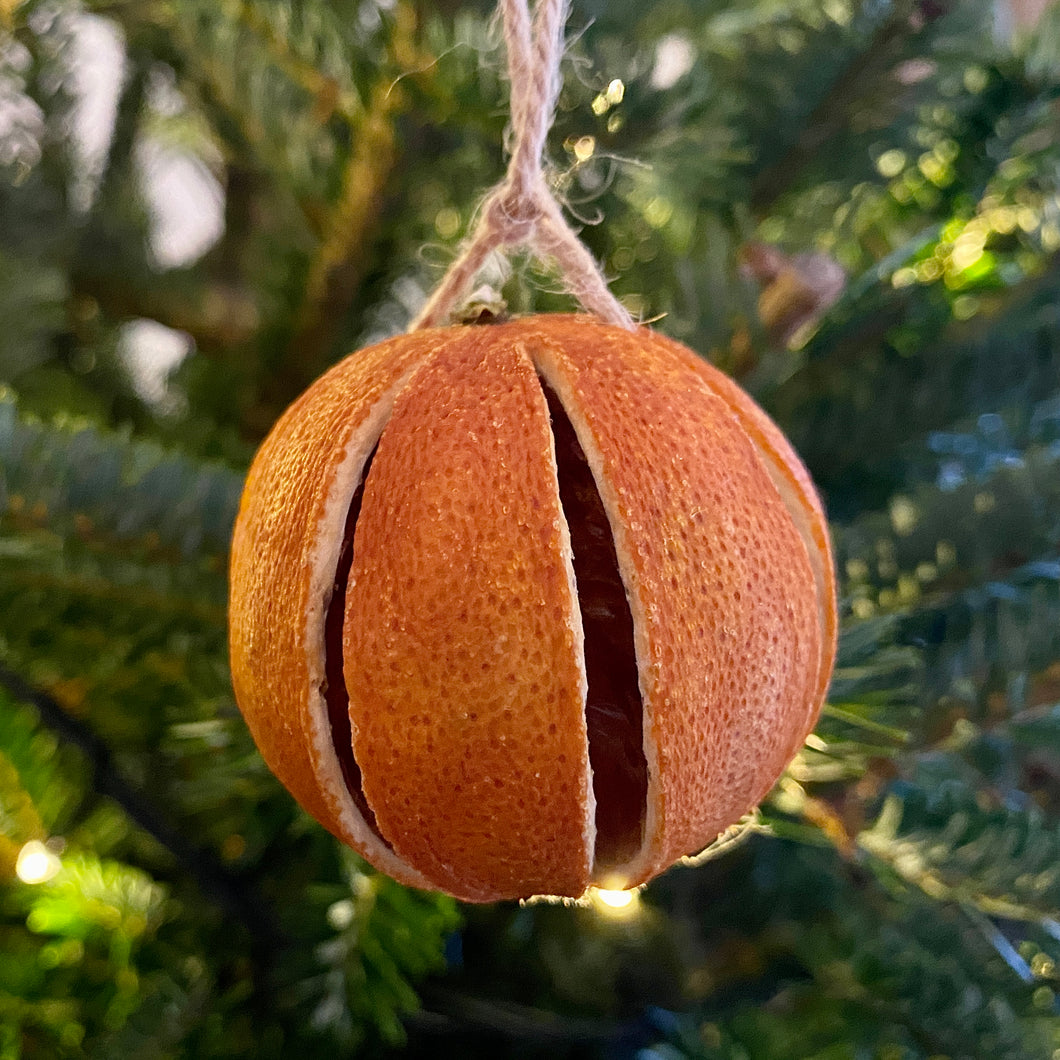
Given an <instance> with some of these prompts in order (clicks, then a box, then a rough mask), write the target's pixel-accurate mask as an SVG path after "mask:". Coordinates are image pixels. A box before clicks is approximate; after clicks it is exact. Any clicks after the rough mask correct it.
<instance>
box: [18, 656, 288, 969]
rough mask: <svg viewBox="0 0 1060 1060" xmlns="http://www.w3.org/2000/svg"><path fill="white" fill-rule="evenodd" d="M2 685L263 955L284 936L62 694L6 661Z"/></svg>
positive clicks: (243, 885)
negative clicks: (128, 773)
mask: <svg viewBox="0 0 1060 1060" xmlns="http://www.w3.org/2000/svg"><path fill="white" fill-rule="evenodd" d="M0 687H2V688H3V689H5V690H6V691H7V692H8V693H9V694H10V695H11V696H12V697H13V698H14V699H16V700H18V701H19V702H21V703H26V704H28V705H30V706H32V707H33V708H34V709H35V710H36V711H37V714H38V715H39V717H40V720H41V722H42V723H43V724H44V725H46V726H47V727H48V728H49V729H51V730H52V731H53V732H54V733H56V734H57V735H58V736H59V737H60V738H61V739H63V740H64V741H66V742H67V743H69V744H72V745H73V746H75V747H77V749H78V750H79V751H81V753H82V754H83V755H84V756H85V758H86V760H87V762H88V765H89V769H90V771H91V784H92V788H93V790H94V791H95V792H96V793H98V794H100V795H106V796H107V797H109V798H111V799H113V800H114V801H115V802H116V803H117V804H118V805H119V806H120V807H121V808H122V810H123V811H124V812H125V813H126V815H127V816H128V817H129V819H130V820H131V821H132V822H133V823H134V824H136V825H137V826H138V827H139V828H142V829H143V830H144V831H145V832H147V833H148V835H150V836H152V837H153V838H154V839H155V840H156V841H157V842H158V843H160V844H161V845H162V846H163V847H165V849H166V850H168V851H169V852H170V854H172V855H173V857H174V858H175V859H176V861H177V863H178V864H179V865H180V866H182V867H183V868H184V870H185V871H186V872H187V873H188V875H190V876H191V877H192V878H193V879H194V880H195V883H196V885H197V886H198V888H199V890H200V891H201V892H202V894H203V895H204V896H205V897H207V898H209V899H211V900H212V901H213V902H214V904H216V905H218V906H220V907H221V908H222V909H223V910H224V911H225V912H227V913H229V914H231V915H233V916H235V917H237V918H238V919H239V920H240V921H242V923H243V924H244V925H245V926H246V928H247V930H248V932H249V933H250V936H251V941H252V945H253V946H254V947H255V949H256V950H257V951H258V953H259V955H261V956H265V955H267V953H268V952H269V951H271V950H273V949H275V948H277V947H278V946H279V944H280V942H281V941H282V940H281V933H280V929H279V926H278V924H277V922H276V920H275V917H274V915H273V913H272V911H271V910H270V909H268V908H267V907H266V905H265V904H264V902H263V901H262V900H261V899H260V898H259V897H258V896H257V895H256V894H255V892H254V891H253V889H252V887H251V885H250V883H249V882H248V881H247V880H246V879H244V878H243V877H241V876H240V875H238V874H236V873H234V872H232V871H231V870H230V869H227V868H226V867H225V866H224V865H222V864H221V862H220V861H218V859H217V858H216V856H215V855H214V854H213V853H211V852H210V851H208V850H204V849H203V848H202V847H198V846H195V845H194V844H193V843H191V842H189V841H188V840H187V839H186V838H185V837H184V835H183V834H181V832H180V831H179V830H178V829H177V828H176V827H175V826H174V825H173V824H172V823H171V822H170V821H169V820H168V819H166V818H165V817H164V816H163V815H162V814H161V812H160V811H159V810H158V808H157V807H156V806H155V805H154V804H153V803H152V802H151V800H150V799H149V798H148V796H147V795H146V794H145V793H144V792H142V791H139V790H137V789H136V788H134V787H133V786H132V785H131V784H130V783H129V782H128V781H127V780H126V779H125V778H124V777H123V776H122V774H121V771H120V770H119V768H118V765H117V763H116V762H115V761H114V755H113V754H112V753H111V750H110V748H109V747H108V746H107V744H106V742H105V741H104V740H103V739H101V738H100V736H99V735H97V734H96V733H95V732H93V731H92V729H91V728H89V727H88V726H87V725H86V724H85V723H84V722H82V721H79V720H78V719H76V718H74V717H72V716H71V715H70V714H68V713H67V712H66V711H65V710H64V709H63V708H62V706H61V705H60V703H59V702H58V700H56V699H54V698H53V697H52V696H50V695H48V694H47V693H46V692H42V691H40V690H39V689H36V688H34V687H33V686H32V685H30V684H29V683H28V682H27V681H25V680H24V679H23V678H22V677H21V676H20V675H19V674H17V673H15V672H14V671H13V670H9V669H8V668H7V667H6V666H4V665H2V664H0Z"/></svg>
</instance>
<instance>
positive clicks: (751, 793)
mask: <svg viewBox="0 0 1060 1060" xmlns="http://www.w3.org/2000/svg"><path fill="white" fill-rule="evenodd" d="M501 10H502V13H503V17H504V29H505V40H506V43H507V48H508V59H509V71H510V75H511V86H512V87H511V92H512V132H513V140H512V151H511V162H510V165H509V168H508V172H507V174H506V176H505V179H504V180H503V181H502V182H501V183H500V184H499V185H498V186H497V187H496V188H495V189H494V190H493V191H492V192H491V193H490V194H489V196H488V197H487V199H486V201H485V204H484V206H483V208H482V211H481V214H480V220H479V223H478V226H477V228H476V230H475V232H474V233H473V235H472V237H471V239H470V241H469V243H468V245H467V247H466V248H465V249H464V251H463V253H462V254H461V255H460V257H459V258H458V259H457V261H455V262H454V264H453V266H452V267H451V268H450V270H449V271H448V273H447V274H446V276H445V278H444V279H443V280H442V283H441V284H440V286H439V287H438V289H437V290H436V291H435V293H434V294H433V296H432V297H431V298H430V300H429V301H428V303H427V305H426V306H425V308H424V310H423V312H422V314H421V315H420V317H419V319H418V320H417V321H416V323H415V324H414V326H413V330H411V331H410V332H409V333H408V334H406V335H403V336H399V337H397V338H394V339H391V340H389V341H386V342H383V343H380V344H378V345H375V346H372V347H370V348H368V349H365V350H361V351H360V352H358V353H356V354H354V355H352V356H351V357H349V358H347V359H346V360H344V361H342V362H341V363H340V364H338V365H336V366H335V367H334V368H333V369H331V371H329V372H328V373H327V374H326V375H324V376H323V377H322V378H321V379H320V380H318V381H317V382H316V383H315V384H314V385H313V386H312V387H310V389H309V390H308V391H306V393H305V394H303V395H302V396H301V397H300V398H299V399H298V400H297V401H296V402H295V403H294V404H293V405H292V406H291V407H290V408H289V409H288V410H287V412H286V413H285V414H284V415H283V416H282V417H281V419H280V420H279V422H278V423H277V424H276V426H275V427H274V429H273V431H272V433H271V434H270V435H269V437H268V438H267V439H266V440H265V442H264V444H263V445H262V447H261V449H260V451H259V452H258V454H257V456H256V457H255V459H254V462H253V464H252V466H251V469H250V473H249V475H248V478H247V483H246V488H245V492H244V496H243V501H242V505H241V508H240V514H239V518H238V520H237V524H236V530H235V537H234V541H233V549H232V562H231V601H230V603H231V606H230V644H231V658H232V674H233V682H234V685H235V690H236V696H237V699H238V701H239V705H240V707H241V709H242V711H243V713H244V715H245V716H246V719H247V722H248V724H249V726H250V728H251V731H252V732H253V734H254V737H255V740H256V741H257V743H258V746H259V748H260V749H261V752H262V754H263V755H264V757H265V759H266V761H267V762H268V764H269V765H270V767H271V768H272V769H273V770H274V771H275V773H276V774H277V776H278V777H279V778H280V779H281V780H282V781H283V782H284V784H286V786H287V787H288V788H289V789H290V791H291V792H292V793H293V794H294V796H295V797H296V798H297V799H298V800H299V802H301V804H302V805H303V806H304V807H305V808H306V809H307V810H308V811H309V812H310V813H312V814H313V816H315V817H316V818H317V820H319V821H320V822H321V823H322V824H324V825H325V827H327V828H328V829H330V830H331V831H332V832H333V833H334V834H335V835H336V836H338V837H339V838H340V839H342V840H343V841H344V842H346V843H348V844H350V845H351V846H352V847H354V848H355V849H356V850H357V851H359V852H360V853H361V854H362V855H363V856H364V857H365V858H367V859H368V860H369V861H370V862H371V863H372V864H374V865H375V866H377V867H378V868H380V869H382V870H383V871H385V872H387V873H389V874H391V875H392V876H394V877H395V878H397V879H398V880H400V881H402V882H403V883H406V884H409V885H412V886H416V887H424V888H433V889H441V890H445V891H448V892H449V893H451V894H453V895H455V896H457V897H459V898H462V899H465V900H468V901H490V900H494V899H500V898H516V897H526V896H530V895H534V894H555V895H571V896H577V895H580V894H582V893H583V892H584V891H585V890H586V889H587V888H588V887H589V886H590V885H591V884H596V885H599V886H604V887H609V888H619V887H632V886H635V885H637V884H640V883H642V882H644V881H646V880H648V879H650V878H652V877H653V876H655V875H657V874H658V873H660V872H662V871H664V870H665V869H666V868H667V867H668V866H669V865H671V864H672V863H673V862H674V861H675V860H677V859H679V858H681V857H682V856H684V855H687V854H690V853H694V852H696V851H698V850H700V849H702V848H703V847H705V846H706V845H708V844H709V843H710V842H711V841H712V840H714V839H715V837H716V836H717V835H718V834H719V833H720V832H722V831H723V830H724V829H726V828H727V827H728V826H730V825H731V824H732V823H733V822H734V821H737V820H738V819H739V818H740V817H741V816H742V815H743V814H744V813H745V812H746V811H747V810H748V809H750V808H751V807H753V806H754V805H755V804H756V803H757V802H758V801H759V800H760V799H761V798H762V797H763V796H764V795H765V794H766V793H767V792H768V790H769V789H770V787H771V786H772V785H773V783H774V782H775V781H776V779H777V777H778V776H779V775H780V773H781V771H782V770H783V768H784V766H785V765H786V763H787V762H788V760H789V759H790V758H791V756H792V755H793V754H794V753H795V751H796V750H797V749H798V747H799V746H800V745H801V743H802V741H803V739H804V738H805V736H806V734H807V733H808V732H809V730H810V729H811V727H812V726H813V724H814V721H815V719H816V716H817V712H818V710H819V708H820V705H821V702H822V700H823V697H824V694H825V691H826V688H827V685H828V681H829V678H830V675H831V669H832V664H833V659H834V651H835V636H836V617H835V584H834V577H833V570H832V560H831V552H830V546H829V542H828V534H827V526H826V522H825V518H824V514H823V512H822V509H821V505H820V502H819V501H818V499H817V496H816V494H815V492H814V489H813V486H812V484H811V482H810V480H809V477H808V475H807V473H806V471H805V469H804V468H803V466H802V464H801V463H800V462H799V459H798V457H797V456H796V455H795V453H794V452H793V451H792V449H791V447H790V445H789V444H788V442H787V441H786V439H785V438H784V437H783V435H782V434H781V433H780V431H779V430H778V429H777V427H776V426H775V425H774V424H773V423H772V422H771V421H770V420H769V418H768V417H767V416H766V415H765V413H763V412H762V411H761V410H760V409H759V408H758V407H757V406H756V405H755V404H754V403H753V402H752V401H751V399H750V398H749V397H748V396H747V395H746V394H745V393H744V392H743V391H742V390H740V389H739V387H737V386H736V385H735V384H734V383H733V382H731V381H730V380H729V379H728V378H727V377H725V376H724V375H722V374H721V373H719V372H718V371H717V370H716V369H714V368H712V367H711V366H710V365H708V364H706V363H705V362H704V361H702V360H701V359H700V358H699V357H697V356H696V355H695V354H694V353H692V352H691V351H690V350H688V349H686V348H685V347H683V346H681V345H679V344H678V343H675V342H673V341H670V340H668V339H666V338H664V337H662V336H659V335H656V334H654V333H653V332H651V331H650V330H648V329H647V328H643V327H636V326H634V324H633V322H632V320H631V319H630V317H629V315H628V313H627V312H626V310H625V309H624V308H623V307H622V306H621V304H620V303H619V302H618V301H617V300H616V299H615V298H614V297H613V296H612V295H611V293H610V291H609V290H608V288H607V285H606V283H605V282H604V280H603V278H602V277H601V275H600V273H599V270H598V269H597V267H596V265H595V263H594V261H593V260H592V257H591V255H590V254H589V253H588V251H587V250H586V249H585V247H584V246H583V245H582V244H581V243H580V242H579V241H578V239H577V237H576V236H575V235H574V233H573V232H572V231H571V229H570V227H569V226H568V225H567V223H566V221H565V220H564V218H563V216H562V213H561V211H560V208H559V206H558V204H557V203H556V201H555V199H554V198H553V197H552V195H551V193H550V192H549V189H548V186H547V183H546V181H545V178H544V176H543V173H542V168H541V159H542V153H543V149H544V142H545V137H546V135H547V132H548V128H549V126H550V124H551V117H552V110H553V106H554V103H555V98H556V93H557V91H558V84H559V73H558V70H559V59H560V54H561V45H562V28H563V21H564V4H563V3H562V0H542V2H541V3H540V4H539V5H538V6H537V8H536V11H535V16H534V20H533V23H531V19H530V15H529V11H528V9H527V6H526V2H525V0H503V2H502V4H501ZM518 246H523V247H526V248H528V249H529V250H530V251H531V253H533V254H534V255H536V256H537V257H539V258H541V259H542V260H546V261H551V262H553V263H554V265H555V266H556V267H557V269H558V271H559V273H560V275H561V277H562V278H563V281H564V283H565V284H566V286H567V288H568V289H569V291H570V292H571V293H572V295H573V296H574V297H575V298H576V299H577V301H578V302H579V303H580V304H581V306H582V307H583V308H584V309H586V310H588V315H580V316H579V315H544V316H530V317H526V318H522V319H516V320H512V321H509V322H505V323H500V324H490V325H478V326H469V325H461V326H439V325H444V324H445V323H446V322H447V321H448V320H449V319H450V316H451V315H452V314H453V311H454V309H455V308H457V307H458V306H459V305H460V302H461V299H462V298H464V297H466V296H467V293H468V291H469V289H470V287H471V285H472V284H473V282H474V280H475V278H476V276H477V275H478V273H479V272H480V270H481V268H482V266H483V265H484V264H485V263H486V261H487V259H488V258H489V256H490V255H491V254H492V253H494V252H496V251H498V250H511V249H512V248H515V247H518Z"/></svg>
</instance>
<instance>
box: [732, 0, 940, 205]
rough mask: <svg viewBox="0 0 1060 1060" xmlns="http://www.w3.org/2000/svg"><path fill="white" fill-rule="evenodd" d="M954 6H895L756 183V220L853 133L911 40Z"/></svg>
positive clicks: (909, 2) (906, 0)
mask: <svg viewBox="0 0 1060 1060" xmlns="http://www.w3.org/2000/svg"><path fill="white" fill-rule="evenodd" d="M950 2H951V0H946V2H925V0H898V2H896V3H894V4H892V5H891V6H892V8H893V10H892V13H891V14H890V16H889V17H888V18H886V19H885V20H884V21H883V22H881V23H880V25H879V26H878V27H877V28H876V30H875V31H874V33H873V34H872V35H871V36H870V38H869V39H868V41H866V43H865V45H864V47H862V48H861V49H859V51H858V52H857V54H855V55H854V56H852V57H851V60H850V62H849V63H848V64H847V65H846V67H845V68H844V69H843V70H842V71H841V72H840V73H839V75H838V76H837V77H836V78H835V79H834V80H833V81H832V83H831V84H830V85H829V87H828V90H827V92H826V93H825V94H824V96H823V97H822V98H821V99H820V101H819V102H818V103H817V104H816V106H815V107H814V108H813V109H812V110H811V111H810V112H809V114H807V115H806V118H805V120H804V121H803V122H802V123H801V126H800V129H799V134H798V137H797V139H796V140H795V141H794V142H793V143H792V144H791V145H790V147H789V148H788V150H787V151H786V153H785V154H784V156H783V157H782V158H780V159H778V160H777V161H776V162H775V163H773V164H772V165H770V166H768V167H767V168H766V169H764V170H762V171H761V172H759V173H758V175H757V176H756V177H755V180H754V183H753V185H752V187H751V197H750V202H751V208H752V209H753V210H754V212H755V213H756V214H758V215H762V214H764V213H765V212H767V211H768V209H769V207H770V205H771V204H772V203H774V202H776V200H777V199H779V198H780V197H781V196H782V195H783V194H784V192H785V191H786V190H787V189H788V188H790V187H791V186H792V184H794V183H795V182H796V181H797V180H798V177H799V175H800V174H801V172H802V171H803V169H804V168H805V167H806V166H807V164H809V163H810V162H812V161H813V160H814V159H815V158H816V157H817V156H818V154H819V153H820V151H821V149H822V148H823V147H824V146H825V145H826V144H827V143H828V142H829V141H830V140H831V139H832V138H833V137H835V136H836V135H837V134H838V133H841V132H843V131H844V130H847V129H849V128H850V127H851V117H852V115H856V114H859V113H862V112H863V111H864V107H865V99H866V97H867V96H868V97H872V96H877V95H879V92H880V85H881V84H882V83H884V82H885V81H886V80H888V75H889V73H890V72H891V70H892V67H893V66H894V64H895V62H896V61H897V59H898V57H899V56H900V54H901V51H902V48H903V46H904V44H905V42H906V40H907V39H908V38H909V37H910V36H912V35H914V34H915V33H917V32H920V31H921V30H922V29H923V27H924V25H925V24H927V23H930V22H932V21H934V20H935V19H937V18H939V17H941V16H942V15H943V14H945V13H946V10H947V8H948V6H949V3H950Z"/></svg>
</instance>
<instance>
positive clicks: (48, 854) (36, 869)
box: [15, 839, 62, 883]
mask: <svg viewBox="0 0 1060 1060" xmlns="http://www.w3.org/2000/svg"><path fill="white" fill-rule="evenodd" d="M61 868H62V862H60V861H59V858H58V856H57V855H56V854H55V853H54V851H51V850H49V849H48V848H47V847H46V846H45V845H44V844H43V843H42V842H40V840H38V839H31V840H30V841H29V842H28V843H27V844H26V845H25V846H24V847H23V848H22V849H21V850H20V851H19V852H18V859H17V860H16V861H15V874H16V875H17V876H18V878H19V879H20V880H21V881H22V882H23V883H46V882H47V881H48V880H50V879H51V878H52V877H53V876H54V875H55V874H56V873H57V872H58V871H59V869H61Z"/></svg>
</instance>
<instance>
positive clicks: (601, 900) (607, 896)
mask: <svg viewBox="0 0 1060 1060" xmlns="http://www.w3.org/2000/svg"><path fill="white" fill-rule="evenodd" d="M639 897H640V896H639V894H638V893H637V892H636V891H609V890H607V889H606V888H603V887H595V888H593V898H595V899H596V903H597V905H599V906H600V907H601V908H602V910H603V911H604V912H605V913H628V912H632V910H633V908H634V906H635V904H636V902H637V901H638V899H639Z"/></svg>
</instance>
